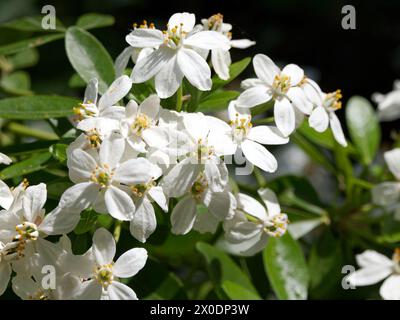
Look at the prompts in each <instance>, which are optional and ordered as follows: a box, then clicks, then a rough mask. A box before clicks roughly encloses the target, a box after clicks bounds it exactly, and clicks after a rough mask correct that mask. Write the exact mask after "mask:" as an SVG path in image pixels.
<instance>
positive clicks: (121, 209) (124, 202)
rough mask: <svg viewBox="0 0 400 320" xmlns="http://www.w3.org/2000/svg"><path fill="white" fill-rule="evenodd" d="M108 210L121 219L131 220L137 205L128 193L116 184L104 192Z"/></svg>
mask: <svg viewBox="0 0 400 320" xmlns="http://www.w3.org/2000/svg"><path fill="white" fill-rule="evenodd" d="M104 200H105V202H106V207H107V210H108V212H109V213H110V215H111V216H112V217H114V218H115V219H118V220H121V221H129V220H131V219H132V215H133V213H134V212H135V205H134V203H133V200H132V198H131V197H129V196H128V194H127V193H126V192H124V191H122V190H120V189H118V188H116V187H114V186H110V187H109V188H108V189H107V191H106V192H105V194H104Z"/></svg>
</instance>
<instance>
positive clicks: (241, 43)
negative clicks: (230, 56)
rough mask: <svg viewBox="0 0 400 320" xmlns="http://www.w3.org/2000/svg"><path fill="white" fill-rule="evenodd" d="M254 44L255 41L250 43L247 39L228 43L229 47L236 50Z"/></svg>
mask: <svg viewBox="0 0 400 320" xmlns="http://www.w3.org/2000/svg"><path fill="white" fill-rule="evenodd" d="M255 44H256V42H255V41H251V40H249V39H237V40H231V41H230V45H231V47H233V48H238V49H246V48H248V47H251V46H254V45H255Z"/></svg>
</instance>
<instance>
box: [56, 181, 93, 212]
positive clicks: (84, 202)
mask: <svg viewBox="0 0 400 320" xmlns="http://www.w3.org/2000/svg"><path fill="white" fill-rule="evenodd" d="M98 193H99V187H98V186H97V185H96V184H95V183H93V182H82V183H78V184H76V185H74V186H72V187H71V188H68V189H67V190H65V191H64V193H63V195H62V196H61V199H60V202H59V204H58V206H59V207H60V208H63V209H69V210H70V211H71V212H82V211H83V210H84V209H86V208H87V207H89V206H90V205H91V204H92V203H93V201H95V200H96V197H97V194H98Z"/></svg>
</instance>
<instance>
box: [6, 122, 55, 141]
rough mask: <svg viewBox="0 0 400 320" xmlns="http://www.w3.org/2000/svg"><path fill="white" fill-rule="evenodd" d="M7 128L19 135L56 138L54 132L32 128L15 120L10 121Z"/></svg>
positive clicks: (40, 138)
mask: <svg viewBox="0 0 400 320" xmlns="http://www.w3.org/2000/svg"><path fill="white" fill-rule="evenodd" d="M7 128H8V130H10V131H11V132H13V133H16V134H19V135H21V136H26V137H32V138H36V139H39V140H58V136H57V135H55V134H54V133H50V132H46V131H42V130H37V129H32V128H29V127H27V126H25V125H23V124H20V123H17V122H11V123H9V124H8V126H7Z"/></svg>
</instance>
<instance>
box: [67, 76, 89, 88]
mask: <svg viewBox="0 0 400 320" xmlns="http://www.w3.org/2000/svg"><path fill="white" fill-rule="evenodd" d="M68 86H69V87H70V88H84V87H86V82H85V80H83V79H82V78H81V76H80V75H79V74H77V73H74V74H73V75H72V76H71V78H69V80H68Z"/></svg>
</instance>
